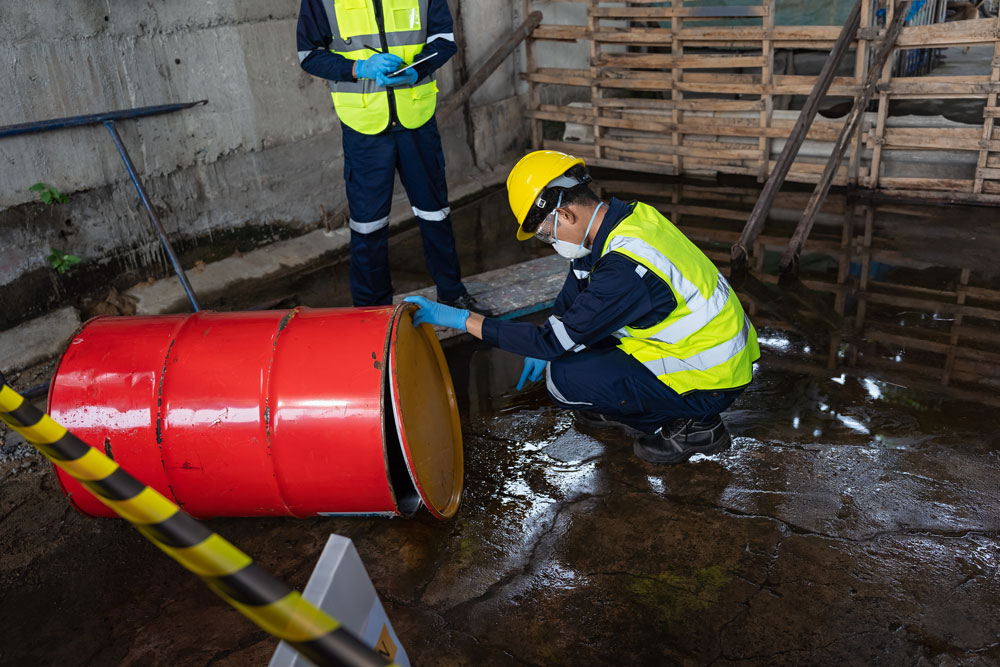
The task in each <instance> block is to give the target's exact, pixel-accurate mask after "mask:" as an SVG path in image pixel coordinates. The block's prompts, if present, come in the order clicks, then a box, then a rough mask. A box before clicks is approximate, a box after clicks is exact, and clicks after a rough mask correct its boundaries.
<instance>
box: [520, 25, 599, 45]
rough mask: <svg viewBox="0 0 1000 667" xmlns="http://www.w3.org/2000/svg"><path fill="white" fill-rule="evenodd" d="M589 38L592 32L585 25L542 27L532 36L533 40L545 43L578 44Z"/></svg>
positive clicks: (536, 29)
mask: <svg viewBox="0 0 1000 667" xmlns="http://www.w3.org/2000/svg"><path fill="white" fill-rule="evenodd" d="M589 37H590V31H588V30H587V26H583V25H540V26H538V27H537V28H535V32H533V33H532V35H531V39H534V40H536V41H544V42H576V41H579V40H581V39H588V38H589Z"/></svg>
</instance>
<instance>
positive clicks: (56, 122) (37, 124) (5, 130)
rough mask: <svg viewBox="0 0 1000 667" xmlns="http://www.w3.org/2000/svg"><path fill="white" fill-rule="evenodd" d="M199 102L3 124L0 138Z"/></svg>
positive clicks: (138, 115) (154, 112)
mask: <svg viewBox="0 0 1000 667" xmlns="http://www.w3.org/2000/svg"><path fill="white" fill-rule="evenodd" d="M201 104H208V100H198V101H197V102H181V103H177V104H159V105H157V106H151V107H138V108H135V109H121V110H119V111H105V112H103V113H95V114H89V115H86V116H69V117H66V118H52V119H50V120H38V121H32V122H30V123H18V124H16V125H4V126H2V127H0V139H2V138H4V137H13V136H17V135H19V134H36V133H38V132H48V131H50V130H62V129H65V128H67V127H80V126H81V125H99V124H101V123H104V122H107V121H109V120H125V119H127V118H143V117H145V116H157V115H159V114H164V113H171V112H174V111H180V110H181V109H190V108H191V107H195V106H198V105H201Z"/></svg>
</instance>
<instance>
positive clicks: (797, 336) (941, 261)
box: [0, 175, 1000, 667]
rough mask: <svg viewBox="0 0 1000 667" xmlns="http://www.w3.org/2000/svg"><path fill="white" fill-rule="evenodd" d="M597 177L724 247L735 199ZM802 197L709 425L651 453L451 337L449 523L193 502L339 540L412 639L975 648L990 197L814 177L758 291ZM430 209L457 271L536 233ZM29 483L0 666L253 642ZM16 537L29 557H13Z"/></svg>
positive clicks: (922, 660) (411, 244)
mask: <svg viewBox="0 0 1000 667" xmlns="http://www.w3.org/2000/svg"><path fill="white" fill-rule="evenodd" d="M606 176H607V177H606V178H603V179H601V178H599V179H598V183H600V184H601V185H602V186H603V187H604V188H605V191H604V194H605V195H606V196H607V195H612V194H614V195H618V196H621V197H622V198H625V199H635V198H638V199H641V200H643V201H645V202H647V203H650V204H652V205H654V206H657V207H658V208H660V210H662V211H663V212H664V213H665V214H666V215H667V216H668V217H669V218H670V219H671V220H673V221H674V222H675V223H676V224H677V225H678V226H679V227H680V228H681V229H682V230H683V231H684V232H685V233H686V234H688V236H689V237H691V238H692V239H693V240H694V241H695V242H696V243H697V244H698V245H699V246H700V247H701V248H703V249H704V250H705V251H706V253H707V254H708V255H709V256H710V257H711V258H712V259H713V260H715V261H716V262H717V263H718V264H719V265H720V266H724V265H725V264H726V263H727V262H728V256H729V248H730V246H731V244H732V243H733V242H734V241H735V240H736V238H737V236H738V234H739V232H740V229H741V228H742V225H743V223H744V222H745V220H746V217H747V216H748V214H749V212H750V210H751V209H752V207H753V204H754V201H755V199H756V196H757V191H756V190H753V189H742V188H735V187H719V186H714V185H713V186H711V187H708V186H700V185H694V184H684V185H674V184H662V183H656V182H654V181H652V180H645V181H634V180H631V181H627V182H626V181H623V180H614V176H613V175H606ZM807 199H808V193H807V192H806V193H796V192H792V193H783V194H782V195H781V197H780V198H779V199H778V201H777V203H776V205H775V208H774V211H773V213H772V217H771V219H770V220H769V223H768V226H767V228H766V229H765V231H764V234H763V236H762V237H761V238H760V241H759V243H758V245H757V246H756V247H755V248H754V259H753V262H752V265H753V268H754V276H755V277H756V278H757V281H756V282H752V283H751V284H749V285H748V286H747V287H746V288H742V291H741V292H740V296H741V299H742V300H743V302H744V304H745V307H746V310H747V312H748V313H749V314H750V317H751V319H752V320H753V322H754V324H755V325H756V327H757V330H758V332H759V334H760V341H761V348H762V358H761V360H760V362H759V363H758V365H757V369H756V374H755V378H754V382H753V384H752V385H751V386H750V387H749V389H748V390H747V391H746V393H745V394H744V395H743V396H742V397H741V398H740V399H739V401H738V402H737V403H736V404H735V405H734V406H733V408H732V409H731V410H729V411H727V412H726V413H725V415H724V418H725V419H726V421H727V423H728V425H729V428H730V430H731V431H732V433H733V447H732V448H731V449H730V450H729V451H727V452H724V453H721V454H718V455H716V456H713V457H700V458H699V459H698V460H695V461H692V462H691V463H688V464H685V465H678V466H666V467H662V466H654V465H650V464H647V463H645V462H643V461H641V460H639V459H637V458H636V457H635V456H633V454H632V443H631V441H630V439H629V438H627V437H625V436H624V435H622V434H620V433H618V432H616V431H614V430H607V429H590V428H587V427H584V426H581V425H579V424H577V423H576V422H575V420H574V418H573V416H572V415H571V414H570V413H567V412H564V411H562V410H559V409H557V408H555V407H554V406H553V405H552V404H551V403H550V402H549V400H548V397H547V396H546V394H545V389H544V387H543V386H541V385H538V384H536V385H534V386H531V387H528V388H526V389H525V390H523V391H521V392H517V391H515V390H514V385H515V384H516V382H517V380H518V377H519V376H520V373H521V364H522V360H521V359H520V358H519V357H517V356H515V355H512V354H508V353H506V352H502V351H499V350H495V349H492V348H489V347H487V346H485V345H483V344H481V343H478V342H470V341H469V340H468V339H467V338H466V339H455V340H453V341H450V342H447V343H446V345H445V348H446V356H447V359H448V364H449V367H450V370H451V374H452V377H453V379H454V383H455V387H456V390H457V392H458V394H459V408H460V411H461V414H462V421H463V435H464V439H465V470H466V481H465V494H464V497H463V504H462V507H461V508H460V510H459V513H458V515H457V516H456V517H455V518H454V519H452V520H450V521H445V522H439V521H436V520H434V519H432V518H431V517H430V516H429V515H428V514H427V513H426V512H425V511H423V510H422V511H421V512H419V513H418V514H417V516H416V517H414V518H413V519H405V520H391V521H390V520H384V519H348V518H335V519H313V520H292V519H288V520H276V519H226V520H216V521H213V522H212V526H213V528H215V529H217V530H218V531H219V532H220V533H222V534H223V535H225V536H226V537H227V538H229V539H230V540H232V541H233V542H234V543H235V544H237V545H240V546H241V547H242V548H244V549H246V550H247V551H248V552H249V553H251V554H253V555H254V556H255V557H259V558H260V559H261V562H262V564H263V565H264V566H265V567H267V568H268V569H270V570H272V571H273V572H275V573H276V574H277V575H278V576H279V577H282V578H285V579H286V580H288V581H289V582H290V583H291V584H292V585H293V586H296V587H302V586H303V585H304V584H305V581H306V580H307V578H308V575H309V573H310V571H311V569H312V567H313V566H314V564H315V561H316V559H317V558H318V556H319V552H320V550H321V549H322V546H323V544H324V543H325V540H326V537H327V535H329V534H330V533H339V534H342V535H346V536H348V537H351V538H352V539H353V540H354V543H355V545H356V546H357V549H358V551H359V553H360V555H361V557H362V559H363V561H364V563H365V566H366V569H367V570H368V573H369V574H370V576H371V578H372V581H373V583H374V585H375V587H376V589H377V590H378V592H379V594H380V596H381V599H382V602H383V605H384V606H385V608H386V611H387V613H388V615H389V618H390V619H391V621H392V623H393V626H394V629H395V630H396V633H397V634H398V635H399V637H400V640H401V642H402V643H403V645H404V647H405V648H406V651H407V653H408V655H409V657H410V660H411V662H412V664H417V665H424V664H442V665H443V664H476V665H510V664H523V665H579V664H587V665H591V664H594V665H603V664H615V665H620V664H642V665H674V664H690V665H707V664H713V665H734V664H736V663H739V664H741V665H758V666H761V667H764V666H768V667H770V666H771V665H801V664H847V665H869V664H885V665H916V664H926V665H963V666H970V665H975V666H979V665H982V666H986V665H996V664H1000V641H998V637H1000V607H998V605H997V604H996V600H997V599H998V598H1000V557H998V554H1000V484H998V483H997V479H1000V437H998V436H997V435H996V428H995V422H996V419H995V414H996V409H997V406H998V404H1000V345H998V341H1000V335H998V333H1000V332H998V321H1000V271H998V270H997V268H996V261H995V258H996V257H997V256H1000V254H998V251H1000V229H998V226H997V225H996V220H997V213H996V209H990V208H960V207H953V208H938V207H931V206H904V205H883V206H879V207H877V208H872V207H867V206H863V205H861V204H854V203H850V202H848V201H847V200H846V199H845V198H844V197H843V196H837V195H835V196H833V197H831V198H829V199H828V201H827V204H826V206H825V207H824V210H823V213H822V215H821V216H820V217H819V220H818V221H817V225H816V227H815V229H814V231H813V234H812V237H811V239H810V241H809V242H808V243H807V245H806V247H805V253H804V255H803V258H802V265H801V266H802V269H801V284H800V285H798V286H797V287H795V288H794V289H786V288H779V287H778V286H777V284H776V283H777V278H776V275H775V273H776V268H777V264H778V258H779V257H780V255H781V252H782V251H783V249H784V243H785V241H786V240H787V238H788V237H789V235H790V233H791V230H792V229H793V228H794V226H795V224H796V222H797V221H798V216H799V215H800V213H801V211H802V209H803V207H804V206H805V203H806V201H807ZM455 220H456V229H457V235H458V238H459V243H460V247H461V248H462V260H463V265H464V269H465V273H466V275H471V274H474V273H478V272H480V271H483V270H489V269H493V268H499V267H500V266H506V265H509V264H511V263H513V262H518V261H523V260H526V259H529V258H531V257H533V256H537V255H538V254H544V253H547V252H550V250H548V249H545V248H543V247H541V246H538V245H532V244H518V243H517V242H516V241H514V240H513V223H512V222H511V220H510V216H509V212H508V210H507V204H506V196H505V193H504V191H502V190H499V191H496V192H494V193H492V194H491V195H489V196H487V197H484V198H483V199H482V200H479V201H477V202H475V203H474V204H472V205H470V206H468V207H463V208H462V209H459V210H457V211H456V213H455ZM391 253H392V258H393V265H394V268H395V274H394V275H395V280H396V287H397V290H398V291H405V290H408V289H413V288H418V287H422V286H424V285H426V284H427V282H428V279H427V277H426V273H425V272H423V266H422V265H423V257H422V251H421V248H420V241H419V235H418V234H417V233H416V230H415V229H411V230H407V231H404V232H402V233H400V234H397V235H396V236H394V237H393V239H392V243H391ZM346 276H347V269H346V262H339V263H328V264H324V265H322V266H318V267H314V268H313V270H312V271H311V272H307V273H305V274H302V275H298V276H294V277H290V278H287V279H285V280H283V281H279V282H276V283H274V284H272V285H271V286H269V287H268V288H267V289H266V290H264V291H255V292H254V294H242V295H233V296H232V297H230V299H229V302H228V303H223V304H215V307H217V308H218V307H220V306H222V307H230V308H236V307H248V306H251V305H254V304H259V303H262V302H266V301H268V300H271V301H272V302H274V301H275V300H278V302H279V303H280V305H281V306H282V307H284V306H288V305H296V304H305V305H310V306H315V307H322V306H337V305H347V304H348V303H349V296H348V295H347V287H346ZM544 316H545V315H544V314H539V316H538V318H539V321H541V320H542V319H544ZM331 344H333V343H331ZM32 479H38V480H40V481H38V482H35V483H36V484H37V485H38V486H39V488H38V489H35V488H32V487H25V488H24V489H22V488H21V487H14V486H10V484H9V482H6V481H5V484H6V485H7V487H6V488H9V489H12V491H11V493H13V492H15V491H16V492H17V493H18V494H19V495H17V496H15V497H14V500H13V501H12V503H13V504H12V505H11V506H12V507H14V509H11V510H10V511H9V514H8V515H4V516H5V518H4V519H3V520H4V521H6V523H5V524H4V526H5V528H4V529H5V530H6V531H7V535H9V536H10V537H11V538H12V543H16V544H17V545H18V548H17V549H16V550H13V551H11V552H10V554H9V555H8V561H10V562H11V563H12V564H11V565H10V566H9V567H8V568H7V569H5V570H0V574H2V575H3V579H2V583H3V587H0V593H2V594H3V595H4V597H5V604H4V605H0V633H2V632H4V631H7V632H9V633H10V636H11V637H12V638H13V637H16V638H17V640H16V641H13V640H12V641H9V642H0V647H2V648H0V650H6V651H7V653H5V654H4V653H0V662H4V661H5V660H7V661H10V662H11V664H56V663H64V664H77V663H81V662H82V663H84V664H95V665H103V664H171V665H204V664H218V665H242V664H266V661H267V659H268V657H269V655H270V652H271V651H272V650H273V648H274V644H275V642H274V641H273V640H272V639H270V638H268V637H267V636H266V635H264V634H263V633H262V632H260V631H257V630H256V629H255V628H253V627H252V626H250V625H249V624H248V623H244V622H243V621H241V620H240V619H239V618H238V617H237V615H236V614H235V612H232V611H231V610H229V609H228V608H226V607H225V605H224V603H222V602H221V601H219V600H217V599H216V598H214V597H213V596H211V594H210V593H208V592H207V591H205V590H204V589H203V588H202V587H201V585H200V583H199V582H197V581H196V580H194V579H193V578H190V577H183V576H181V575H179V573H178V572H177V571H176V568H172V566H171V565H170V564H169V563H167V564H165V565H164V566H163V567H157V568H154V569H152V570H151V569H150V567H149V563H150V562H156V563H160V562H161V561H160V560H156V559H159V558H160V556H159V554H158V553H157V552H156V550H155V548H154V547H152V546H150V545H149V544H147V543H145V542H144V541H143V540H142V538H141V537H140V536H138V535H137V534H135V532H134V531H132V529H131V528H129V527H128V526H125V525H122V524H121V523H120V522H112V521H103V522H102V521H94V520H92V519H87V518H85V517H81V516H79V515H77V514H76V513H75V512H72V511H67V509H66V507H65V503H64V501H63V500H62V498H61V496H60V494H59V492H58V489H56V488H54V482H53V481H52V480H51V479H50V478H49V477H47V476H38V477H37V478H32ZM43 492H44V493H43ZM45 494H47V495H45ZM41 495H44V497H46V498H49V499H50V500H51V501H52V502H51V503H49V504H47V505H44V506H40V505H39V504H38V502H37V500H36V498H37V497H39V496H41ZM22 498H23V500H20V499H22ZM19 507H32V508H35V509H32V513H31V516H30V517H25V516H23V515H24V514H25V510H24V509H18V508H19ZM49 507H52V508H54V509H52V510H51V511H45V510H46V508H49ZM19 517H21V518H19ZM29 519H30V520H29ZM51 535H58V536H59V539H58V540H56V539H53V538H52V537H51ZM95 545H98V546H97V547H95ZM107 545H113V546H114V550H113V553H114V556H113V557H109V556H107V553H110V552H109V549H110V547H108V546H107ZM11 559H13V560H11ZM18 559H20V560H18ZM32 559H35V560H32ZM35 562H38V563H42V562H44V563H45V567H46V568H48V569H47V570H44V575H43V574H37V575H34V574H33V575H32V576H30V577H26V576H24V575H23V574H21V573H22V572H34V573H41V572H43V570H41V569H40V568H36V567H33V563H35ZM81 562H82V563H83V565H82V566H80V565H78V564H79V563H81ZM98 586H99V590H101V595H100V596H94V594H93V591H94V590H98V588H96V587H98ZM53 591H57V592H58V595H59V600H60V606H59V612H60V613H56V614H53V609H52V604H51V602H50V600H51V599H52V596H53V595H54V593H53ZM137 591H141V593H137ZM81 656H84V657H82V658H81Z"/></svg>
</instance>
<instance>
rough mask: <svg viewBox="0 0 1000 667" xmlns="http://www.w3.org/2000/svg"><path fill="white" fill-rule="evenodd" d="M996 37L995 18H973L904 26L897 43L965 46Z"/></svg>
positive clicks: (903, 44) (989, 41) (925, 45)
mask: <svg viewBox="0 0 1000 667" xmlns="http://www.w3.org/2000/svg"><path fill="white" fill-rule="evenodd" d="M997 38H998V35H997V28H996V20H995V19H974V20H971V21H951V22H948V23H934V24H931V25H919V26H911V27H909V28H904V29H903V34H901V35H900V36H899V40H898V41H897V45H898V46H899V47H900V48H906V47H911V48H914V47H920V48H927V47H931V46H938V47H940V46H965V45H966V44H989V43H992V42H994V41H996V40H997Z"/></svg>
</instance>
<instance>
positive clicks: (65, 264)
mask: <svg viewBox="0 0 1000 667" xmlns="http://www.w3.org/2000/svg"><path fill="white" fill-rule="evenodd" d="M49 250H51V251H52V252H51V253H49V264H51V265H52V268H53V269H55V270H56V271H57V272H59V273H66V272H67V271H69V270H70V268H71V267H73V265H75V264H79V263H80V258H79V257H77V256H76V255H67V254H66V253H64V252H63V251H62V250H56V249H55V248H49Z"/></svg>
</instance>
